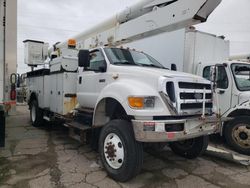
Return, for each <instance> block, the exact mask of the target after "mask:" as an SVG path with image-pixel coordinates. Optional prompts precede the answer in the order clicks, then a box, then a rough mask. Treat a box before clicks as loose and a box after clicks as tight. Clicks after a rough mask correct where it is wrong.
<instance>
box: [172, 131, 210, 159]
mask: <svg viewBox="0 0 250 188" xmlns="http://www.w3.org/2000/svg"><path fill="white" fill-rule="evenodd" d="M169 146H170V148H171V150H172V151H173V152H174V153H175V154H177V155H180V156H182V157H185V158H187V159H194V158H196V157H199V156H201V155H202V154H203V153H204V152H205V151H206V149H207V146H208V136H201V137H198V138H192V139H189V140H184V141H179V142H172V143H170V144H169Z"/></svg>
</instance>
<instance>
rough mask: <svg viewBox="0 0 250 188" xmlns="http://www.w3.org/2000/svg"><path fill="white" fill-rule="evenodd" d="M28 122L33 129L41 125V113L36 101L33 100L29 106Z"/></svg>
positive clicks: (42, 121)
mask: <svg viewBox="0 0 250 188" xmlns="http://www.w3.org/2000/svg"><path fill="white" fill-rule="evenodd" d="M30 120H31V123H32V125H33V126H34V127H40V126H42V125H43V123H44V120H43V111H42V110H41V109H40V108H39V107H38V102H37V100H33V101H32V102H31V104H30Z"/></svg>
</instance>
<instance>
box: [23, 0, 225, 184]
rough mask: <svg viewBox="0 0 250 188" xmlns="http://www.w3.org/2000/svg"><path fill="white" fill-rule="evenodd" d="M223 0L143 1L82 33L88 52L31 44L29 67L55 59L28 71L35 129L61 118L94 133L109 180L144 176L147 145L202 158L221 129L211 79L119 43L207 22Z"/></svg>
mask: <svg viewBox="0 0 250 188" xmlns="http://www.w3.org/2000/svg"><path fill="white" fill-rule="evenodd" d="M219 3H220V1H214V0H209V1H207V0H199V1H197V0H188V1H187V0H185V1H181V0H180V1H158V0H157V1H153V0H147V1H143V2H140V3H139V4H136V5H135V6H133V7H130V8H129V9H128V10H126V11H125V12H122V13H120V14H118V15H116V16H115V17H114V18H112V19H110V20H108V21H107V22H105V23H103V24H101V25H99V26H97V27H95V28H94V29H91V30H89V31H87V32H84V33H82V34H80V35H79V36H77V37H76V38H77V40H78V44H77V46H78V47H79V46H81V48H85V49H86V48H87V49H89V50H77V48H75V46H76V43H75V41H74V40H69V41H68V43H61V44H58V45H54V47H53V49H50V50H49V55H48V53H47V47H46V44H44V43H43V42H39V41H32V40H27V41H25V50H26V53H25V54H26V56H25V57H26V60H25V62H26V63H27V64H28V65H30V66H37V65H39V64H41V63H42V62H44V60H45V59H46V57H47V55H48V56H49V58H50V60H49V67H50V68H49V69H40V70H36V71H31V72H29V73H27V85H28V97H27V98H28V103H29V106H30V114H31V121H32V124H33V125H34V126H40V125H42V124H43V123H44V119H45V120H49V121H51V120H60V121H63V124H64V125H65V126H67V127H69V128H70V132H71V134H72V135H74V136H77V135H78V138H80V139H81V140H84V139H85V140H86V139H89V137H88V136H86V135H85V133H86V134H87V135H88V134H89V133H90V134H91V144H92V146H98V148H99V152H100V156H101V161H102V163H103V165H104V168H105V169H106V171H107V172H108V175H109V176H111V177H112V178H113V179H115V180H118V181H127V180H129V179H130V178H132V177H134V176H135V175H136V174H138V173H139V171H140V169H141V167H142V164H143V143H152V142H153V143H160V142H162V143H169V145H170V147H171V149H172V150H173V151H174V152H175V153H177V154H179V155H181V156H184V157H186V158H195V157H197V156H199V155H200V154H202V153H203V152H204V151H205V149H206V147H207V145H208V138H207V136H208V135H209V134H213V133H216V132H217V131H219V129H220V122H221V119H220V118H218V117H217V115H216V114H214V113H213V111H212V109H213V101H212V91H211V84H210V82H209V81H208V80H206V79H204V78H202V77H198V76H194V75H191V74H187V73H180V72H174V71H169V70H166V69H165V68H164V67H163V66H162V65H161V64H160V63H159V62H157V61H156V60H155V59H154V58H152V57H151V56H149V55H147V54H145V53H143V52H139V51H136V50H132V49H127V48H126V49H125V48H122V47H119V48H117V47H114V46H119V45H122V44H125V43H127V42H128V41H131V40H137V39H139V38H143V37H146V36H150V35H154V34H156V33H160V32H162V31H163V30H164V31H168V30H173V29H175V28H182V27H186V26H187V25H192V24H195V23H199V22H202V21H205V20H206V18H207V17H208V15H209V14H210V13H211V12H212V11H213V10H214V8H215V7H216V6H217V5H218V4H219ZM163 18H164V19H163ZM132 26H133V27H132ZM190 96H195V98H190ZM77 104H78V105H77ZM84 135H85V136H86V137H84Z"/></svg>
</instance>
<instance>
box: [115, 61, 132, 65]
mask: <svg viewBox="0 0 250 188" xmlns="http://www.w3.org/2000/svg"><path fill="white" fill-rule="evenodd" d="M113 64H114V65H137V64H135V63H133V62H129V61H117V62H113Z"/></svg>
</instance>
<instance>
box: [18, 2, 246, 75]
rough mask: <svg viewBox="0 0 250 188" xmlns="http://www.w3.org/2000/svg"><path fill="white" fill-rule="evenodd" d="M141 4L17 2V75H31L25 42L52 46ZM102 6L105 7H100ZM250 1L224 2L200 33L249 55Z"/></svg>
mask: <svg viewBox="0 0 250 188" xmlns="http://www.w3.org/2000/svg"><path fill="white" fill-rule="evenodd" d="M138 1H139V0H105V1H100V0H91V1H90V0H70V1H69V0H42V1H38V0H18V73H24V72H26V71H29V70H30V68H28V67H27V65H25V64H24V63H23V59H24V55H23V54H24V49H23V43H22V41H24V40H26V39H33V40H41V41H44V42H49V44H50V45H52V44H54V43H56V42H58V41H65V40H67V39H68V38H71V37H72V36H74V35H76V34H78V33H80V32H82V31H84V30H86V29H88V28H90V27H93V26H95V25H97V24H98V23H101V22H102V21H104V20H106V19H108V18H109V17H111V16H112V15H114V14H116V13H117V12H120V11H121V10H123V9H125V8H126V7H128V6H130V5H132V4H134V3H136V2H138ZM100 2H102V3H100ZM249 7H250V0H222V3H221V4H220V5H219V6H218V7H217V9H216V10H215V11H214V12H213V13H212V14H211V15H210V17H209V18H208V20H207V22H205V23H203V24H199V25H196V26H195V27H196V28H197V29H198V30H201V31H204V32H209V33H212V34H216V35H224V36H225V37H226V39H227V40H230V53H231V54H232V55H234V54H244V53H250V11H249Z"/></svg>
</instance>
